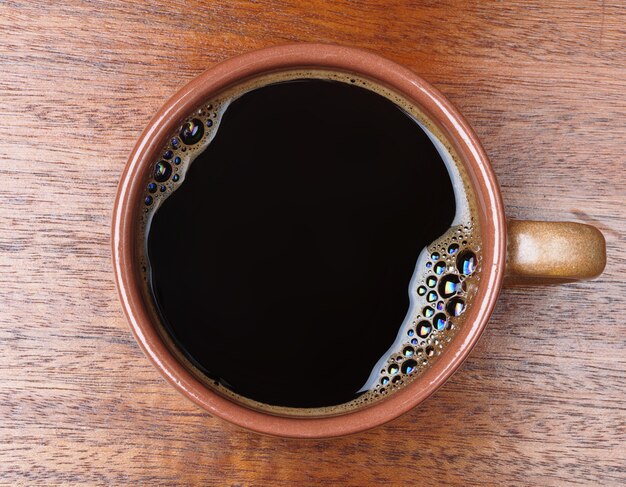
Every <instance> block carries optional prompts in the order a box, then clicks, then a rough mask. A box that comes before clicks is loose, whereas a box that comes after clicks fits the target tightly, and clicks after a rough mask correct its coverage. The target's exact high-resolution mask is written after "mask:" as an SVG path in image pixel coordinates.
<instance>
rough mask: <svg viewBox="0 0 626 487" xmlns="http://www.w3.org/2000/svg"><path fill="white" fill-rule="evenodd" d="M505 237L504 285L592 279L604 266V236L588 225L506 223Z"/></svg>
mask: <svg viewBox="0 0 626 487" xmlns="http://www.w3.org/2000/svg"><path fill="white" fill-rule="evenodd" d="M507 234H508V235H507V241H508V244H507V263H506V271H505V283H506V284H510V285H520V284H521V285H524V284H529V285H533V284H560V283H564V282H573V281H578V280H584V279H593V278H594V277H597V276H599V275H600V274H601V273H602V271H603V270H604V266H605V265H606V242H605V240H604V236H603V235H602V233H601V232H600V230H598V229H597V228H596V227H592V226H591V225H585V224H583V223H573V222H540V221H530V220H525V221H520V220H509V221H508V222H507Z"/></svg>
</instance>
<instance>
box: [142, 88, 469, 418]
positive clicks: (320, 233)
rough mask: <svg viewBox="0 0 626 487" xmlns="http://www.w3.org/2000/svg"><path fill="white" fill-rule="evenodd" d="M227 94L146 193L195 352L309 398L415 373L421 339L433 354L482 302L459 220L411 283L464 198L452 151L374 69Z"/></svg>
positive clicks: (158, 255)
mask: <svg viewBox="0 0 626 487" xmlns="http://www.w3.org/2000/svg"><path fill="white" fill-rule="evenodd" d="M212 110H217V108H215V107H213V106H210V107H205V108H203V111H202V112H200V114H199V115H197V116H195V117H192V118H191V119H190V120H189V121H188V122H186V123H185V125H183V127H182V128H181V130H180V132H179V135H178V136H177V137H175V138H174V139H173V140H172V142H171V146H170V147H168V148H167V150H166V151H165V152H164V154H163V160H161V161H159V162H158V163H157V164H156V166H155V172H154V174H153V179H152V181H151V182H150V184H149V185H148V188H147V193H146V194H147V196H146V205H147V207H148V208H149V209H152V208H156V211H154V214H153V216H152V220H151V223H150V224H149V226H148V230H147V232H148V234H147V249H148V264H149V269H150V270H151V273H150V274H149V276H150V283H151V292H152V296H153V300H154V302H155V304H156V309H157V312H158V314H159V316H160V319H161V321H162V324H163V325H164V328H165V329H166V330H167V333H168V334H169V335H170V336H171V338H172V339H173V341H174V343H175V344H176V346H177V347H178V348H179V349H180V350H181V351H182V352H183V354H184V355H185V357H186V358H187V360H189V361H190V362H191V363H192V364H193V365H195V367H196V368H197V369H198V370H199V371H201V373H203V374H204V375H205V376H206V377H208V378H209V379H211V381H212V382H213V383H214V384H215V385H216V386H218V387H220V388H222V389H224V390H227V391H230V392H232V393H234V394H236V395H238V396H243V397H244V398H247V399H250V400H253V401H257V402H260V403H265V404H267V405H272V406H287V407H294V408H319V407H325V406H334V405H339V404H344V403H350V402H351V401H353V400H355V399H357V398H358V397H359V396H360V395H362V394H364V393H366V392H368V391H370V390H371V389H373V388H378V389H383V391H384V386H385V385H386V384H389V386H391V385H392V384H390V382H391V381H392V380H395V379H396V377H394V374H396V375H397V378H399V377H400V376H401V375H402V374H403V373H404V374H405V375H406V374H410V373H411V372H412V371H413V370H414V369H417V368H418V367H419V366H421V365H422V363H421V360H422V359H421V358H418V355H420V354H421V355H422V356H423V358H424V360H426V361H428V357H429V356H432V355H434V353H433V352H434V351H435V350H436V349H437V346H436V344H435V343H434V341H431V339H432V336H431V337H430V338H429V335H431V333H434V332H437V331H440V332H442V333H443V332H444V329H445V327H446V325H447V323H448V319H449V317H450V316H455V313H456V311H455V310H454V308H453V307H454V306H455V303H454V302H453V300H454V299H458V300H460V301H461V304H460V305H459V306H460V307H459V308H458V310H460V311H459V313H458V314H460V312H462V310H463V308H464V306H465V302H464V301H463V299H462V297H460V296H462V293H463V289H462V286H461V280H462V279H463V278H464V276H465V275H469V274H471V273H472V272H473V270H474V266H475V255H474V254H473V253H471V252H470V254H471V255H470V256H468V255H467V254H466V255H465V257H464V258H463V260H462V261H461V262H460V263H459V265H460V266H468V265H469V266H471V269H470V271H469V272H467V269H466V270H465V271H463V269H462V268H461V269H460V271H459V270H457V269H453V268H455V267H456V266H455V262H456V261H455V260H454V259H455V258H456V255H454V254H457V255H458V253H459V250H463V247H464V244H467V241H465V242H463V241H461V238H464V239H467V238H469V237H463V236H462V235H460V236H459V241H458V243H455V244H454V245H456V249H454V251H450V252H448V248H451V245H452V243H451V242H452V241H451V240H450V241H449V242H448V244H446V245H445V246H444V247H442V253H443V254H446V255H447V256H448V260H447V261H446V260H445V259H443V258H441V257H439V254H437V256H430V258H428V256H427V260H428V263H427V264H425V265H426V266H427V267H428V269H424V270H425V272H426V273H427V274H428V273H432V276H431V277H432V279H434V283H433V281H430V282H428V281H424V284H423V285H422V286H417V284H416V285H415V286H414V288H413V289H410V288H409V284H410V283H411V280H412V277H413V276H414V273H415V272H416V263H417V262H418V257H419V256H420V253H421V252H422V251H424V249H425V248H426V247H427V246H429V245H430V244H432V243H433V242H434V241H436V240H437V239H438V238H439V237H441V236H442V235H444V234H445V233H446V232H447V231H449V230H450V229H451V226H452V223H453V219H454V218H455V215H456V213H457V211H456V210H457V209H456V204H455V192H454V188H453V184H452V181H451V178H450V175H449V173H448V169H447V168H446V164H445V163H444V161H443V160H442V157H441V155H440V153H439V152H438V150H437V148H436V147H435V146H434V145H433V143H432V142H431V140H430V139H429V137H428V135H427V134H426V133H425V131H424V130H423V129H422V128H421V127H420V125H418V123H416V121H415V120H414V118H413V117H411V116H410V115H408V114H407V113H406V112H405V111H403V110H402V109H400V108H399V107H398V106H397V105H396V104H395V103H393V102H392V101H390V100H389V99H388V98H385V97H383V96H381V95H380V94H377V93H374V92H373V91H370V90H369V89H366V88H364V87H361V86H357V84H351V83H349V82H339V81H330V80H320V79H306V80H292V81H285V82H280V83H274V84H270V85H266V86H262V87H259V88H256V89H253V90H252V91H248V92H246V93H244V94H242V95H241V96H239V97H238V98H237V99H235V100H234V101H232V102H230V103H229V104H224V105H223V106H222V110H221V112H220V111H219V110H218V111H215V112H212ZM209 132H211V134H210V136H211V137H213V138H212V140H209ZM201 141H203V143H204V146H206V148H205V149H204V150H203V151H201V150H200V149H196V151H197V153H196V154H194V157H196V158H195V160H194V161H193V163H192V164H190V165H188V168H187V170H186V173H185V172H184V171H182V169H181V170H180V171H179V168H182V167H183V166H184V162H185V158H186V157H187V156H188V155H189V154H190V153H191V151H193V150H194V146H198V147H199V146H200V145H202V143H201ZM183 149H184V150H183ZM181 162H182V163H183V164H181ZM166 182H167V185H165V184H164V183H166ZM174 184H175V185H176V186H175V187H174V186H173V185H174ZM174 189H175V191H174ZM161 191H163V193H167V197H165V196H166V195H165V194H163V195H161ZM158 198H160V199H159V200H158V203H159V204H158V205H157V204H156V200H157V199H158ZM461 232H462V230H459V231H458V233H461ZM454 240H455V241H456V237H455V238H454ZM464 252H468V251H464ZM429 255H430V254H429ZM434 257H437V258H434ZM470 257H471V259H474V260H471V259H470V262H469V264H468V262H467V260H468V258H470ZM450 259H452V260H450ZM450 262H451V263H452V264H451V265H450V266H449V265H448V263H450ZM422 264H423V263H422ZM428 264H430V265H428ZM442 265H443V267H441V266H442ZM437 268H439V270H440V271H441V272H436V269H437ZM450 269H453V270H454V271H455V273H453V274H449V273H448V271H449V270H450ZM457 275H460V276H461V277H460V278H457V277H456V276H457ZM442 276H444V277H446V278H447V279H448V280H452V281H454V282H452V283H448V282H445V281H444V279H442ZM418 284H419V283H418ZM430 284H433V285H432V286H431V285H430ZM411 294H416V297H415V299H424V300H426V301H425V304H428V303H431V305H430V306H427V307H429V308H430V310H431V311H432V312H430V311H427V310H426V309H424V310H422V309H421V307H422V306H421V305H418V308H420V309H418V311H417V315H418V316H417V317H413V320H414V321H413V322H412V323H411V322H409V324H408V325H406V320H405V318H406V316H407V313H408V312H409V309H410V299H409V296H410V295H411ZM431 298H432V299H431ZM446 306H448V309H447V310H446ZM451 307H452V308H451ZM435 315H437V316H435ZM437 318H438V319H439V321H436V319H437ZM420 320H422V321H420ZM423 320H427V321H423ZM442 320H443V321H442ZM409 321H410V320H409ZM424 323H426V325H427V326H428V327H429V329H428V330H424V329H423V327H424ZM403 326H408V327H409V328H408V331H405V330H404V329H402V327H403ZM426 331H428V333H426ZM399 336H402V337H403V338H402V340H404V341H405V342H406V343H404V344H402V346H400V348H399V350H398V353H397V354H396V355H393V354H391V355H390V358H389V359H387V357H386V356H385V354H386V353H387V352H388V351H389V350H390V347H392V345H393V344H394V343H396V342H398V337H399ZM433 336H434V335H433ZM412 337H413V338H412ZM418 338H419V340H418ZM402 340H401V341H402ZM411 340H415V342H414V343H413V344H411V343H412V342H411ZM426 340H428V341H429V343H430V345H428V344H427V343H426ZM435 341H436V340H435ZM398 343H399V342H398ZM437 343H438V341H437ZM407 346H408V347H409V348H410V349H411V350H407V349H406V347H407ZM420 347H421V348H420ZM439 348H441V346H440V347H439ZM436 351H438V349H437V350H436ZM396 356H398V357H400V358H395V357H396ZM381 364H382V367H383V369H382V370H380V371H379V370H377V369H379V368H381ZM396 364H397V365H396ZM381 374H383V375H382V376H381ZM371 377H374V380H373V381H372V380H371ZM381 377H382V378H381ZM368 380H369V382H371V384H370V385H369V386H368V385H367V384H368ZM396 382H399V381H397V380H396ZM374 384H375V386H374ZM389 386H388V387H389Z"/></svg>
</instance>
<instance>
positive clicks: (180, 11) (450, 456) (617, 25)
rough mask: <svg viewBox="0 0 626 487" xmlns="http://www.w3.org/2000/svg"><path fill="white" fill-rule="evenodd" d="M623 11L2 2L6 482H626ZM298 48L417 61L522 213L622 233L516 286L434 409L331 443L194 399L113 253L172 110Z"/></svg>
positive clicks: (0, 332)
mask: <svg viewBox="0 0 626 487" xmlns="http://www.w3.org/2000/svg"><path fill="white" fill-rule="evenodd" d="M131 3H135V4H136V5H131ZM147 3H151V5H150V6H146V5H147ZM619 3H620V2H613V1H607V2H591V1H589V2H586V1H582V2H573V1H551V2H539V1H538V2H527V1H524V2H522V1H520V2H478V1H474V2H468V1H465V0H463V1H461V0H459V1H457V2H440V1H437V2H423V3H419V2H400V1H398V2H389V1H387V0H371V1H360V2H356V1H348V0H343V1H337V2H332V3H331V2H328V3H326V2H321V1H311V0H309V1H307V2H305V1H274V2H270V1H249V2H246V1H233V0H230V1H223V0H214V1H205V2H201V1H191V2H182V1H180V0H169V1H167V2H165V1H162V2H139V1H137V2H122V1H85V2H80V1H66V2H52V1H47V2H46V1H42V0H30V1H10V0H4V1H0V140H1V141H2V142H1V144H0V175H1V176H2V178H1V182H0V483H2V484H6V485H21V484H23V485H34V484H49V485H59V484H88V485H96V484H98V485H100V484H112V485H121V484H132V485H137V484H147V485H154V484H162V485H172V484H181V485H188V484H200V485H229V486H235V485H237V486H249V485H250V486H251V485H263V486H265V485H285V486H292V485H313V484H316V483H319V484H326V485H333V486H334V485H356V486H364V485H401V484H409V485H410V484H414V485H415V484H422V483H423V484H425V485H439V484H457V485H469V484H479V483H481V484H493V485H512V484H520V485H562V484H586V485H598V484H603V485H620V484H621V485H624V483H626V291H625V289H624V281H625V276H626V259H625V256H626V245H625V237H624V235H625V234H626V218H625V217H626V214H625V213H626V211H625V209H624V208H625V203H626V194H625V189H624V188H625V187H626V186H625V185H626V169H625V158H624V149H625V147H626V128H625V115H626V96H625V94H626V82H625V80H626V69H625V66H626V35H625V32H624V29H625V26H626V10H625V7H624V4H623V3H621V6H620V5H619ZM294 41H323V42H337V43H342V44H347V45H352V46H358V47H363V48H368V49H371V50H374V51H376V52H379V53H381V54H383V55H385V56H387V57H389V58H391V59H393V60H395V61H397V62H399V63H402V64H404V65H406V66H408V67H410V68H412V69H413V70H415V71H416V72H418V73H419V74H421V75H422V76H423V77H425V78H426V79H427V80H429V81H431V82H432V83H433V84H434V85H435V86H437V87H438V88H439V89H440V90H441V91H442V92H443V93H444V94H445V95H446V96H448V97H449V98H450V100H452V102H453V103H455V104H456V105H457V106H458V107H459V108H460V110H461V112H463V113H464V114H465V116H466V117H467V119H468V120H469V122H470V123H471V124H472V125H473V127H474V128H475V130H476V132H477V133H478V135H479V136H480V137H481V139H482V141H483V143H484V146H485V149H486V151H487V153H488V154H489V156H490V157H491V160H492V162H493V165H494V167H495V170H496V173H497V174H498V176H499V179H500V182H501V184H502V188H503V192H504V200H505V203H506V209H507V213H508V215H509V217H514V218H531V219H532V218H534V219H546V220H559V219H565V220H573V221H580V222H587V223H591V224H594V225H597V226H599V227H600V228H601V229H602V230H603V232H604V233H605V235H606V238H607V244H608V269H607V270H606V272H605V274H604V275H603V276H602V277H601V278H600V279H598V280H596V281H594V282H586V283H578V284H570V285H564V286H556V287H551V288H525V289H522V288H517V289H506V290H505V291H504V292H503V293H502V296H501V299H500V301H499V304H498V306H497V308H496V311H495V314H494V316H493V318H492V320H491V324H490V326H489V327H488V329H487V330H486V332H485V334H484V335H483V337H482V339H481V341H480V342H479V344H478V346H477V347H476V349H475V351H474V353H473V354H472V355H471V357H470V358H469V359H468V360H467V362H466V363H465V364H464V366H463V367H462V368H461V369H460V370H459V372H458V373H457V374H456V375H455V376H454V377H453V378H452V379H451V380H450V381H449V382H448V383H447V384H446V385H445V386H444V387H443V388H442V389H441V390H439V391H438V392H437V393H436V394H435V395H434V396H433V397H432V398H431V399H429V400H428V401H427V402H426V403H425V404H423V405H422V406H421V407H420V408H418V409H415V410H413V411H411V412H410V413H408V414H406V415H405V416H403V417H401V418H399V419H397V420H395V421H393V422H392V423H390V424H388V425H385V426H382V427H380V428H378V429H376V430H374V431H370V432H367V433H363V434H359V435H355V436H352V437H347V438H341V439H334V440H327V441H295V440H283V439H276V438H270V437H262V436H258V435H256V434H252V433H248V432H245V431H241V430H238V429H235V428H233V427H231V426H228V425H226V424H225V423H223V422H222V421H220V420H217V419H215V418H212V417H211V416H209V415H208V414H206V413H204V412H203V411H201V410H200V409H198V408H197V407H196V406H194V405H193V404H192V403H190V402H189V401H187V400H186V399H184V398H183V397H182V396H180V395H179V394H178V393H176V392H175V391H174V390H173V389H172V388H171V387H169V386H168V385H167V384H166V383H165V381H164V380H162V379H161V377H160V376H159V375H158V373H157V372H156V371H155V370H154V369H153V368H152V366H151V365H150V364H149V363H148V360H147V359H145V358H144V356H143V355H142V353H141V352H140V350H139V348H138V346H137V345H136V344H135V342H134V341H133V338H132V337H131V334H130V332H129V329H128V327H127V324H126V322H125V320H124V317H123V315H122V311H121V309H120V305H119V303H118V300H117V296H116V291H115V287H114V284H113V276H112V270H111V258H110V245H109V235H110V233H109V226H110V219H111V208H112V205H113V200H114V196H115V191H116V184H117V181H118V178H119V176H120V173H121V171H122V168H123V167H124V164H125V162H126V157H127V156H128V153H129V151H130V149H131V147H132V145H133V144H134V141H135V140H136V138H137V136H138V135H139V133H140V131H141V130H142V128H143V127H144V125H145V124H146V123H147V122H148V120H149V119H150V118H151V116H152V114H153V113H154V112H155V111H156V110H157V108H158V107H159V106H160V105H161V104H162V103H163V102H164V101H165V100H166V99H167V98H168V97H169V96H170V95H171V94H173V93H174V92H175V91H176V90H177V89H178V88H180V87H181V86H182V85H183V84H185V83H186V82H187V81H189V80H190V79H192V78H193V77H194V76H196V75H197V74H199V73H200V72H202V71H203V70H204V69H205V68H206V67H208V66H211V65H212V64H214V63H216V62H218V61H220V60H222V59H225V58H227V57H229V56H232V55H234V54H238V53H242V52H244V51H247V50H249V49H253V48H258V47H262V46H268V45H274V44H280V43H287V42H294Z"/></svg>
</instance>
